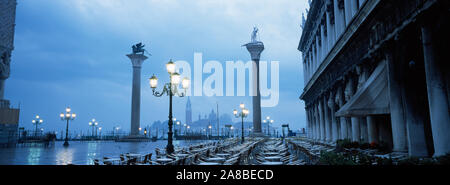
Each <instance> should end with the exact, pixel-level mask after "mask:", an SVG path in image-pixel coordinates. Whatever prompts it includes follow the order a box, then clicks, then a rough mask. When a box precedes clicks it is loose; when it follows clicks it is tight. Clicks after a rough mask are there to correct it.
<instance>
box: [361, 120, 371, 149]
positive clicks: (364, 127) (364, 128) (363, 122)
mask: <svg viewBox="0 0 450 185" xmlns="http://www.w3.org/2000/svg"><path fill="white" fill-rule="evenodd" d="M359 123H360V128H361V142H363V143H367V142H369V134H368V131H367V120H366V118H365V117H362V118H360V122H359Z"/></svg>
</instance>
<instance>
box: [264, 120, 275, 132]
mask: <svg viewBox="0 0 450 185" xmlns="http://www.w3.org/2000/svg"><path fill="white" fill-rule="evenodd" d="M273 122H274V121H273V119H270V116H267V117H266V119H265V120H263V123H267V135H269V136H270V129H269V125H270V124H271V123H273Z"/></svg>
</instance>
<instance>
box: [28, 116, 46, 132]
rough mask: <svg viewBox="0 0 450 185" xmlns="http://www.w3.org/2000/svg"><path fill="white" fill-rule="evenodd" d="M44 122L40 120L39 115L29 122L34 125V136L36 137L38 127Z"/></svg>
mask: <svg viewBox="0 0 450 185" xmlns="http://www.w3.org/2000/svg"><path fill="white" fill-rule="evenodd" d="M43 122H44V120H42V119H41V118H40V117H39V115H36V119H33V120H31V123H33V124H34V125H36V130H35V131H34V136H37V132H38V125H40V124H42V123H43Z"/></svg>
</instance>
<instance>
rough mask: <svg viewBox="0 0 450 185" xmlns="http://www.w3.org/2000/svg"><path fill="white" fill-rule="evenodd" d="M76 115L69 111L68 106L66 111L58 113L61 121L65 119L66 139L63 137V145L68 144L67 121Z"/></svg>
mask: <svg viewBox="0 0 450 185" xmlns="http://www.w3.org/2000/svg"><path fill="white" fill-rule="evenodd" d="M76 116H77V115H76V114H75V113H71V109H70V107H67V108H66V113H61V114H59V117H60V118H61V120H62V121H66V122H67V124H66V139H64V144H63V145H64V146H65V147H67V146H69V141H68V136H69V121H70V120H74V119H75V117H76Z"/></svg>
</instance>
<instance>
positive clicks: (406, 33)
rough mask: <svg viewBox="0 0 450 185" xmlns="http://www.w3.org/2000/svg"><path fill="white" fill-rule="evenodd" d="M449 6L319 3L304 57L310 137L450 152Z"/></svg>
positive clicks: (437, 0)
mask: <svg viewBox="0 0 450 185" xmlns="http://www.w3.org/2000/svg"><path fill="white" fill-rule="evenodd" d="M449 8H450V1H448V0H395V1H383V0H313V1H312V2H311V3H310V10H309V11H308V15H307V19H306V20H305V19H303V25H302V28H303V33H302V36H301V40H300V43H299V46H298V50H299V51H301V52H302V55H303V70H304V71H303V72H304V79H305V87H304V90H303V93H302V95H301V96H300V98H301V99H302V100H304V101H305V104H306V113H307V121H308V124H307V132H308V133H307V134H308V137H309V138H312V139H315V140H321V141H326V142H334V141H336V140H338V139H351V140H352V141H356V142H362V143H372V142H374V143H381V142H384V143H387V144H388V145H390V146H391V147H392V149H393V150H394V151H398V152H408V153H409V155H410V156H432V155H434V156H440V155H445V154H447V153H450V134H449V133H450V118H449V117H450V114H449V105H450V101H449V96H450V95H449V94H450V88H449V79H450V76H449V71H450V70H449V68H448V62H447V61H448V59H449V54H450V52H449V46H448V44H449V43H450V34H449V33H450V30H449V28H450V20H449V17H450V12H449V11H448V10H449Z"/></svg>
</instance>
